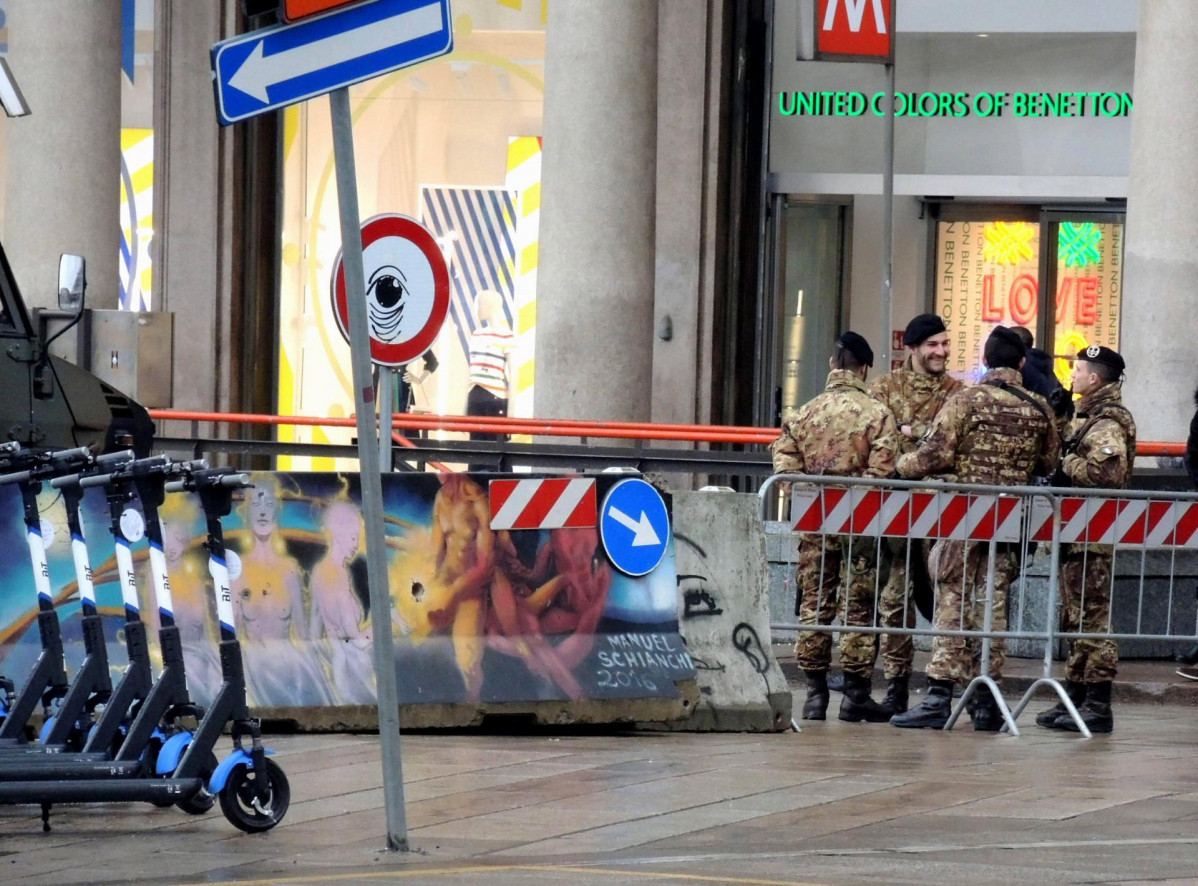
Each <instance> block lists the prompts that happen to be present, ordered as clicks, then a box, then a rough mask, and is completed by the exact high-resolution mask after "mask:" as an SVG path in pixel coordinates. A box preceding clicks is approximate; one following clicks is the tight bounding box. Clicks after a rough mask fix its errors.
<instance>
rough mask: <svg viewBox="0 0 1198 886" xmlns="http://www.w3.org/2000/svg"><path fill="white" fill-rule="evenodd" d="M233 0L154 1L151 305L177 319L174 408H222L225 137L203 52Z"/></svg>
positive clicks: (228, 164)
mask: <svg viewBox="0 0 1198 886" xmlns="http://www.w3.org/2000/svg"><path fill="white" fill-rule="evenodd" d="M239 5H240V4H239V2H238V0H220V2H203V3H177V2H173V0H158V3H157V6H156V7H155V19H154V31H155V44H156V45H155V58H154V78H155V110H154V170H155V173H154V179H155V180H154V225H155V244H154V246H155V248H154V255H153V261H154V289H155V308H156V309H161V310H163V311H171V312H173V313H174V315H175V347H174V372H175V378H174V386H173V387H174V402H173V404H172V405H173V406H174V407H175V408H176V409H196V410H202V411H223V410H226V409H227V408H228V404H229V393H230V380H229V372H228V361H229V353H230V350H231V348H230V334H231V331H230V330H231V326H230V323H231V317H230V310H229V303H230V291H231V279H232V270H231V269H232V266H233V258H232V253H233V250H234V246H233V244H234V242H235V238H234V237H233V236H232V235H231V234H229V233H228V231H229V225H230V218H231V209H230V206H231V203H230V198H231V192H232V190H233V189H232V187H231V186H230V182H231V179H232V177H233V175H234V163H233V158H232V154H231V144H232V136H231V134H228V130H222V129H221V127H220V126H218V125H217V122H216V108H215V105H214V104H213V97H212V76H211V68H210V61H209V52H210V50H211V48H212V45H213V43H215V42H217V41H218V40H221V39H223V38H224V36H225V35H226V32H227V31H228V30H229V26H230V19H231V18H232V16H233V15H234V13H235V11H236V8H237V7H238V6H239Z"/></svg>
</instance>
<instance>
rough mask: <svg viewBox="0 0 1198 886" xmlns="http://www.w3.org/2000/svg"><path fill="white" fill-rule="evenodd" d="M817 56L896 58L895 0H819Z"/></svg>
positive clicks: (856, 59) (865, 59) (827, 58)
mask: <svg viewBox="0 0 1198 886" xmlns="http://www.w3.org/2000/svg"><path fill="white" fill-rule="evenodd" d="M815 58H816V59H818V60H820V61H845V62H882V63H885V64H889V63H891V62H893V61H894V0H817V2H816V4H815Z"/></svg>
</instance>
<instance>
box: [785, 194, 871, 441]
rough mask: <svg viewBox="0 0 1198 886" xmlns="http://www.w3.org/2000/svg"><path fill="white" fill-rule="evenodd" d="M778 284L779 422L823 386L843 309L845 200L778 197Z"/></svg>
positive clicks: (845, 228) (846, 229) (847, 211)
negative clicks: (779, 198)
mask: <svg viewBox="0 0 1198 886" xmlns="http://www.w3.org/2000/svg"><path fill="white" fill-rule="evenodd" d="M780 204H781V212H780V213H779V216H780V217H779V218H778V226H779V230H778V235H779V236H778V240H777V253H776V255H777V260H776V263H775V265H774V267H775V268H776V271H775V274H776V281H775V283H776V285H775V288H774V292H775V299H774V304H775V306H776V310H775V312H774V313H773V315H772V317H773V319H774V323H775V328H774V334H773V335H772V336H771V338H772V340H773V343H774V359H773V360H772V361H771V362H772V364H773V365H772V369H773V379H772V384H771V386H770V388H769V389H770V390H772V391H774V397H773V398H772V399H773V405H774V409H773V410H771V411H772V413H773V414H772V415H770V416H764V417H763V418H764V419H766V420H769V421H770V423H771V424H773V425H775V426H776V425H777V424H778V422H779V420H780V418H781V416H782V415H784V414H785V413H786V412H787V411H788V410H791V409H796V408H798V407H799V406H801V405H802V404H803V403H805V402H807V401H808V400H810V399H811V398H812V397H814V396H815V395H816V394H818V393H819V392H820V391H822V390H823V388H824V381H825V379H826V378H827V375H828V356H829V355H830V354H831V353H832V347H833V345H834V344H835V343H836V336H837V335H838V334H839V332H840V327H841V319H842V316H843V312H844V290H845V271H846V269H845V256H846V254H847V248H846V246H847V244H846V237H847V231H848V225H847V220H848V218H847V217H848V214H849V211H850V207H849V205H848V204H847V203H827V202H820V203H817V202H814V201H811V200H804V199H802V198H798V197H787V198H785V199H784V200H781V201H780Z"/></svg>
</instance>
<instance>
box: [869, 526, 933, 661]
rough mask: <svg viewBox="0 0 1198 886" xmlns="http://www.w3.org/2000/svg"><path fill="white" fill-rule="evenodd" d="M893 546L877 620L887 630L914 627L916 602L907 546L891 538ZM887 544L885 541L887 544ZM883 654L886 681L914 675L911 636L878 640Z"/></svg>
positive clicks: (886, 636) (917, 552) (913, 553)
mask: <svg viewBox="0 0 1198 886" xmlns="http://www.w3.org/2000/svg"><path fill="white" fill-rule="evenodd" d="M888 542H897V543H896V544H892V547H891V557H890V573H889V576H888V577H887V579H886V585H885V586H884V587H883V588H882V593H881V595H880V596H879V597H878V621H879V622H880V623H881V624H882V625H884V626H885V627H888V628H913V627H915V600H914V599H912V597H911V592H910V589H909V587H908V584H907V544H906V543H904V542H903V541H902V540H901V539H890V540H888ZM888 542H883V544H886V543H888ZM922 551H923V549H922V548H915V549H913V550H912V551H911V556H922ZM878 647H879V652H881V653H882V670H883V673H884V674H885V675H886V679H887V680H893V679H894V678H895V677H906V676H909V675H910V674H911V663H912V662H913V661H914V660H915V642H914V638H913V637H912V636H911V635H910V634H882V635H881V637H880V638H879V641H878Z"/></svg>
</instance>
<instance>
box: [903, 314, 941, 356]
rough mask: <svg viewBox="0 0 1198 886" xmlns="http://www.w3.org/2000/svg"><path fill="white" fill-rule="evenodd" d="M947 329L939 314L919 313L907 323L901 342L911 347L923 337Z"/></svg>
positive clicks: (937, 333)
mask: <svg viewBox="0 0 1198 886" xmlns="http://www.w3.org/2000/svg"><path fill="white" fill-rule="evenodd" d="M947 331H948V330H947V329H946V328H945V326H944V321H943V320H941V319H940V315H939V314H920V315H919V316H918V317H916V318H915V319H914V320H912V321H911V322H910V323H908V324H907V331H906V332H904V333H903V344H905V345H906V346H907V347H909V348H913V347H915V346H916V345H917V344H919V343H920V342H921V341H923V340H924V339H928V338H931V337H932V336H933V335H939V334H940V333H942V332H947Z"/></svg>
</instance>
